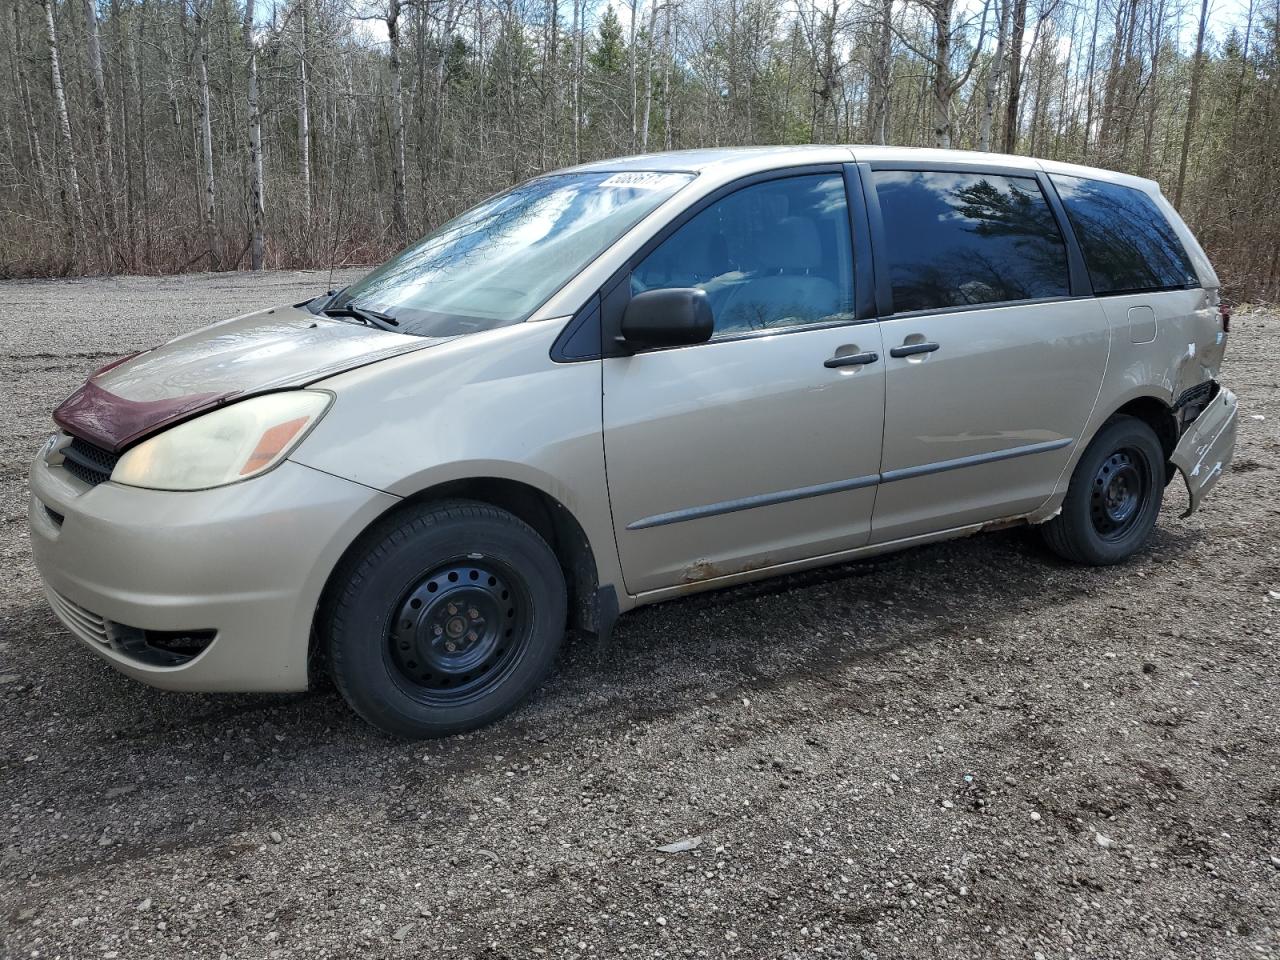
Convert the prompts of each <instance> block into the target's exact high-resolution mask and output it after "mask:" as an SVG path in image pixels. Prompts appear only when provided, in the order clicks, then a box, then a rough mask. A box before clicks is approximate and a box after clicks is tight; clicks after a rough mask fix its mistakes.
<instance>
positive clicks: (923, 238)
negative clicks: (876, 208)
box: [872, 170, 1071, 313]
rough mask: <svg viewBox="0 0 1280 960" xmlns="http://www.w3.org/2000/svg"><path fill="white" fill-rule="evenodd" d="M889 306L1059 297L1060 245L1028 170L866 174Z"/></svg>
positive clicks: (1063, 290) (1064, 278)
mask: <svg viewBox="0 0 1280 960" xmlns="http://www.w3.org/2000/svg"><path fill="white" fill-rule="evenodd" d="M872 178H873V180H874V182H875V186H876V194H877V196H878V197H879V200H880V212H881V216H882V219H883V221H884V232H885V239H886V240H887V247H888V249H887V250H886V256H887V258H888V261H889V276H890V280H891V283H892V286H893V308H894V311H895V312H896V313H903V312H906V311H910V310H936V309H941V308H946V307H959V306H967V305H970V304H977V303H1002V302H1007V301H1011V300H1036V299H1041V298H1044V297H1065V296H1067V295H1069V293H1070V292H1071V285H1070V281H1069V278H1068V270H1067V248H1066V245H1065V243H1064V242H1063V240H1062V233H1061V231H1060V230H1059V229H1058V224H1057V221H1056V220H1055V219H1054V217H1053V212H1052V211H1051V210H1050V209H1049V204H1048V203H1047V202H1046V201H1045V198H1044V194H1043V193H1041V191H1040V185H1039V184H1038V183H1037V182H1036V181H1035V179H1034V178H1032V177H1006V176H998V175H995V174H988V173H950V172H942V171H933V170H880V171H876V172H875V173H873V174H872Z"/></svg>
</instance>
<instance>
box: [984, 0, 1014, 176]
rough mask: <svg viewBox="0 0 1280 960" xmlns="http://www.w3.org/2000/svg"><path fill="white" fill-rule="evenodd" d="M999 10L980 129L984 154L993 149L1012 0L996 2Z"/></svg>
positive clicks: (996, 0) (997, 0)
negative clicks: (997, 103) (994, 120)
mask: <svg viewBox="0 0 1280 960" xmlns="http://www.w3.org/2000/svg"><path fill="white" fill-rule="evenodd" d="M995 3H996V6H997V7H998V8H999V11H1000V12H999V15H998V21H997V25H996V52H995V57H994V58H993V59H992V61H991V66H990V68H989V69H988V70H987V85H986V97H985V100H984V102H983V105H982V126H981V127H979V129H978V149H979V150H981V151H983V152H984V153H985V152H987V151H989V150H990V149H991V125H992V121H993V119H994V117H995V112H996V94H997V93H998V92H999V90H1000V76H1001V74H1002V73H1003V72H1004V44H1005V34H1007V33H1008V32H1009V13H1010V10H1011V8H1012V2H1011V0H995Z"/></svg>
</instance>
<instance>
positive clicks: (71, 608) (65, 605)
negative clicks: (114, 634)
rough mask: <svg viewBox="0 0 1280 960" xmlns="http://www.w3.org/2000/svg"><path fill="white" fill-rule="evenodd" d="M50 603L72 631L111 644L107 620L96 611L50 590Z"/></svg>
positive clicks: (82, 636)
mask: <svg viewBox="0 0 1280 960" xmlns="http://www.w3.org/2000/svg"><path fill="white" fill-rule="evenodd" d="M49 603H50V605H51V606H52V607H53V612H54V613H56V614H57V615H58V618H59V619H60V620H61V621H62V622H63V623H65V624H66V625H67V626H68V627H69V628H70V629H71V632H72V633H74V634H76V635H77V636H78V637H80V638H81V639H82V640H88V641H90V642H92V643H100V644H102V645H103V646H104V647H109V646H111V635H110V633H109V632H108V631H107V621H106V620H104V619H103V618H102V617H100V616H98V615H97V614H96V613H92V612H90V611H88V610H86V609H85V608H84V607H82V606H80V604H78V603H75V602H73V601H71V600H68V599H67V598H66V597H64V596H63V595H62V594H60V593H57V592H56V591H53V590H50V591H49Z"/></svg>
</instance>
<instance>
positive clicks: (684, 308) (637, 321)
mask: <svg viewBox="0 0 1280 960" xmlns="http://www.w3.org/2000/svg"><path fill="white" fill-rule="evenodd" d="M714 330H715V319H714V318H713V317H712V316H711V304H710V303H709V302H708V301H707V294H706V291H704V290H699V289H697V288H696V287H671V288H668V289H666V290H646V291H645V292H644V293H637V294H636V295H635V296H633V297H632V298H631V302H630V303H628V304H627V309H626V311H625V312H624V313H623V314H622V339H623V340H624V341H625V342H626V343H627V344H628V345H629V346H633V347H679V346H684V345H686V344H690V343H704V342H706V341H707V340H710V339H711V334H712V332H713V331H714Z"/></svg>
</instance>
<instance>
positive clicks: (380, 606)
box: [321, 501, 567, 739]
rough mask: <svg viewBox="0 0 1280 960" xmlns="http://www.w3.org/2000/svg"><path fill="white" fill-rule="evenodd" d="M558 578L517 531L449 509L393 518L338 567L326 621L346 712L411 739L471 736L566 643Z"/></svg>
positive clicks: (522, 694) (490, 510)
mask: <svg viewBox="0 0 1280 960" xmlns="http://www.w3.org/2000/svg"><path fill="white" fill-rule="evenodd" d="M566 609H567V598H566V591H565V582H564V574H563V572H562V571H561V569H560V564H559V562H558V561H557V560H556V556H555V554H554V553H552V551H551V548H550V547H549V546H547V543H546V541H544V540H543V539H542V538H541V537H540V536H538V534H537V533H536V532H534V530H533V528H531V527H530V526H529V525H528V524H526V523H525V522H524V521H522V520H520V519H518V518H517V517H515V516H512V515H511V514H509V513H507V512H506V511H504V510H499V509H497V508H496V507H491V506H488V505H487V504H481V503H473V502H469V501H450V502H446V503H437V504H423V505H419V506H413V507H409V508H406V509H404V510H400V511H397V512H396V513H394V514H392V515H391V516H389V517H387V518H386V519H385V520H383V521H381V522H380V523H378V524H376V525H375V526H374V527H373V528H372V529H371V530H370V531H369V532H368V533H367V534H366V536H365V537H364V538H363V539H362V540H361V541H360V542H359V543H358V544H357V546H356V547H355V548H354V549H353V550H352V551H351V552H350V554H349V555H348V556H347V557H345V558H344V559H343V561H342V563H341V564H340V565H339V567H338V569H337V570H336V571H335V573H334V577H333V579H332V581H331V583H330V588H329V591H328V595H327V597H326V602H325V604H324V605H323V607H322V610H321V631H322V637H323V638H324V640H325V643H326V646H327V650H328V654H329V664H330V670H331V672H332V674H333V679H334V682H335V684H336V685H337V687H338V690H339V691H340V692H341V693H342V696H343V698H344V699H345V700H346V701H347V703H348V704H350V706H351V708H352V709H353V710H354V711H355V712H356V713H358V714H359V715H360V716H361V717H363V718H364V719H365V720H367V721H369V722H370V723H371V724H373V725H374V726H376V727H378V728H379V729H381V730H384V731H386V732H387V733H391V734H394V735H396V736H400V737H406V738H410V739H422V738H426V737H443V736H448V735H450V734H454V733H462V732H464V731H467V730H473V729H475V728H476V727H480V726H483V725H485V724H487V723H491V722H492V721H494V720H496V719H498V718H499V717H501V716H503V715H504V714H507V713H509V712H510V711H512V710H514V709H515V708H516V707H517V706H519V705H520V704H521V703H522V702H523V701H524V700H525V699H526V698H527V697H528V696H529V694H530V693H532V692H533V690H534V689H535V688H537V686H538V685H539V684H540V683H541V682H542V681H543V680H544V679H545V678H546V676H547V674H548V673H549V672H550V671H551V668H552V666H553V665H554V664H555V660H556V656H557V654H558V653H559V651H560V645H561V642H562V641H563V640H564V633H565V617H566Z"/></svg>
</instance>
